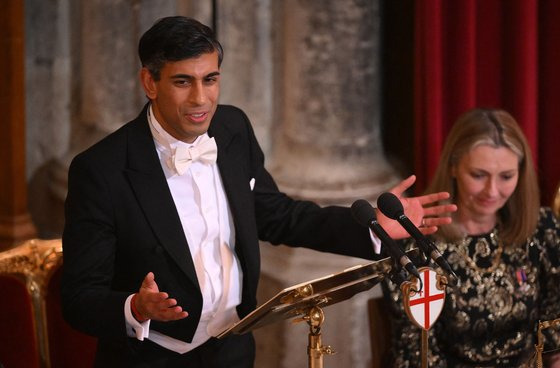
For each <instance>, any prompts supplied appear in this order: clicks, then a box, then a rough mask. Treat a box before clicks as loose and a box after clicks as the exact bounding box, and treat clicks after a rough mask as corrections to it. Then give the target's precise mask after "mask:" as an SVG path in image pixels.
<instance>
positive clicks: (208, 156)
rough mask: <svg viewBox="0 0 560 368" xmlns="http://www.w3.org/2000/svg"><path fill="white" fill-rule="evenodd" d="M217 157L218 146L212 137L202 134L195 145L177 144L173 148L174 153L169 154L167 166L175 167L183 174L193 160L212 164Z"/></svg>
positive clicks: (178, 172)
mask: <svg viewBox="0 0 560 368" xmlns="http://www.w3.org/2000/svg"><path fill="white" fill-rule="evenodd" d="M205 138H206V139H205ZM217 158H218V147H216V141H215V140H214V137H212V138H208V137H207V136H204V137H202V141H201V142H200V143H198V144H197V145H196V146H191V147H184V146H178V147H177V148H176V149H175V154H174V155H173V156H171V159H170V165H169V166H170V168H171V169H175V171H176V172H177V174H179V175H183V174H184V173H185V171H187V169H188V168H189V166H191V164H192V163H193V162H194V161H199V162H202V163H205V164H208V165H212V164H213V163H215V162H216V159H217Z"/></svg>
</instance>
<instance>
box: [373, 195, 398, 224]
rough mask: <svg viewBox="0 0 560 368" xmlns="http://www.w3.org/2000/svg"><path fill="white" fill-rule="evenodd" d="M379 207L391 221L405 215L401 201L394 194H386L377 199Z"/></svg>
mask: <svg viewBox="0 0 560 368" xmlns="http://www.w3.org/2000/svg"><path fill="white" fill-rule="evenodd" d="M377 207H378V208H379V210H380V211H381V212H383V214H384V215H385V216H387V217H389V218H390V219H393V220H396V219H398V218H399V216H401V215H403V214H404V209H403V206H402V203H401V201H400V200H399V199H398V198H397V196H396V195H394V194H393V193H389V192H385V193H382V194H381V195H380V196H379V198H377Z"/></svg>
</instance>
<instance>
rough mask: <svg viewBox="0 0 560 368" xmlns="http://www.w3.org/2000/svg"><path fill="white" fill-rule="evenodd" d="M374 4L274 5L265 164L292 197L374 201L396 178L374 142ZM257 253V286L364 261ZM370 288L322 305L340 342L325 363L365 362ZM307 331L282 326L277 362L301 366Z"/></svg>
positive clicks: (292, 0) (377, 83)
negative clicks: (270, 129) (271, 115)
mask: <svg viewBox="0 0 560 368" xmlns="http://www.w3.org/2000/svg"><path fill="white" fill-rule="evenodd" d="M379 3H380V2H379V1H338V0H325V1H297V0H286V1H283V2H282V6H281V7H280V9H278V10H279V11H278V12H277V13H276V14H278V19H277V20H276V22H277V24H278V25H279V26H278V28H277V29H276V31H277V32H278V38H279V39H278V40H277V42H278V45H279V49H278V50H277V53H278V57H277V59H276V60H279V61H280V63H278V64H277V65H276V73H277V79H276V80H277V81H278V83H277V84H275V85H274V88H275V91H276V93H278V96H277V98H276V100H277V101H278V103H279V104H278V109H277V110H276V111H277V114H276V115H275V118H276V121H275V123H277V124H278V126H275V130H274V135H273V139H272V140H271V141H272V143H273V155H272V164H271V166H270V170H271V172H272V174H273V175H274V177H275V179H276V181H277V183H278V184H279V186H280V188H281V189H282V190H283V191H285V192H287V193H288V194H290V195H291V196H293V197H296V198H302V199H309V200H313V201H316V202H318V203H319V204H322V205H328V204H340V205H350V204H351V203H352V202H353V201H354V200H356V199H358V198H364V199H367V200H370V201H374V200H375V198H376V197H377V196H378V194H379V193H380V192H382V191H384V190H386V189H387V188H389V187H390V186H392V185H393V184H394V183H395V182H396V176H395V174H394V172H393V170H392V169H391V167H390V166H389V165H388V164H387V163H386V161H385V158H384V155H383V149H382V142H381V141H380V116H381V114H380V106H381V104H380V88H381V79H380V75H379V73H380V44H379V42H380V34H379V32H380V31H379V28H380V14H379V13H380V9H379V6H380V4H379ZM364 230H365V229H364ZM262 254H263V267H262V269H263V285H262V287H261V290H262V292H263V293H265V291H264V289H266V288H267V287H266V285H267V284H269V285H273V287H276V286H278V285H284V286H288V285H294V284H298V283H301V282H304V281H306V280H310V279H313V278H316V277H320V276H325V275H328V274H332V273H336V272H340V271H342V270H343V269H345V268H347V267H351V266H354V265H357V264H364V263H366V262H367V261H366V260H361V259H355V258H349V257H341V256H335V255H328V254H323V253H317V252H313V251H309V250H304V249H288V248H286V247H279V248H273V247H263V249H262ZM376 296H379V290H378V289H376V290H372V291H370V292H365V293H361V294H358V295H356V296H355V297H353V298H352V299H350V300H347V301H344V302H342V303H339V304H337V305H335V306H332V307H328V308H326V309H325V316H326V323H325V325H324V328H323V330H322V331H323V342H324V344H329V345H333V347H334V349H335V350H337V351H338V354H337V355H334V356H329V357H325V358H324V360H325V365H326V366H346V367H354V368H359V367H364V368H366V367H369V366H371V346H370V339H369V334H370V330H371V328H372V327H371V326H370V323H369V320H368V311H367V301H368V299H370V298H372V297H376ZM275 328H276V329H278V328H280V327H275ZM307 332H308V331H307V325H306V324H299V325H295V326H294V325H292V324H288V323H286V324H284V325H283V326H282V336H283V338H282V343H280V344H278V345H277V346H280V347H281V348H282V353H281V357H280V360H279V361H280V363H278V367H295V366H304V365H305V363H306V359H307V356H306V350H305V349H306V346H307ZM272 333H275V334H276V336H278V331H274V332H272ZM276 340H279V339H278V337H276Z"/></svg>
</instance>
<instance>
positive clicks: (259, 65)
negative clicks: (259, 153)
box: [216, 0, 275, 153]
mask: <svg viewBox="0 0 560 368" xmlns="http://www.w3.org/2000/svg"><path fill="white" fill-rule="evenodd" d="M273 13H274V9H273V5H272V4H271V0H246V1H235V2H232V1H228V0H218V6H217V14H216V15H217V25H216V26H217V27H216V31H217V36H218V39H219V40H220V43H221V44H222V46H223V48H224V61H223V63H222V67H221V75H222V79H221V81H220V103H224V104H230V105H235V106H237V107H239V108H241V109H243V110H244V111H245V113H247V115H248V116H249V118H250V119H251V123H252V125H253V128H254V129H255V134H256V135H257V137H258V139H259V143H260V144H261V147H262V149H263V151H264V152H265V153H269V151H270V148H271V141H270V140H271V134H272V127H273V124H274V122H275V118H274V113H275V108H274V107H275V106H274V103H275V101H274V98H275V94H274V91H275V85H274V82H275V74H274V72H275V59H274V50H275V39H274V31H275V30H274V17H273Z"/></svg>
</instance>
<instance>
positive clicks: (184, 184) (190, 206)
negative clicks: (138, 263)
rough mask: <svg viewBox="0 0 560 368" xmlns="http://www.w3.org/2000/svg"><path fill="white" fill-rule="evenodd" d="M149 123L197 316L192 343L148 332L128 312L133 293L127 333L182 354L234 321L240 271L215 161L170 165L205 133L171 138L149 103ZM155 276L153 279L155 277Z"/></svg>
mask: <svg viewBox="0 0 560 368" xmlns="http://www.w3.org/2000/svg"><path fill="white" fill-rule="evenodd" d="M148 121H149V124H150V130H151V132H152V135H153V137H154V141H155V145H156V150H157V153H158V156H159V159H160V163H161V165H162V167H163V171H164V173H165V177H166V179H167V183H168V185H169V189H170V191H171V195H172V196H173V200H174V202H175V207H176V208H177V212H178V214H179V218H180V220H181V224H182V226H183V231H184V232H185V236H186V238H187V242H188V249H185V252H190V255H191V257H192V259H193V261H194V264H195V268H196V276H197V278H198V282H199V286H200V290H201V292H202V297H203V305H202V314H201V317H200V322H199V324H198V327H197V330H196V332H195V334H194V337H193V340H192V342H191V343H187V342H184V341H181V340H177V339H174V338H172V337H170V336H167V335H164V334H162V333H159V332H157V331H155V330H150V321H149V320H148V321H146V322H143V323H139V322H138V321H137V320H136V319H135V318H134V317H133V316H132V313H131V311H130V300H131V299H132V295H131V296H129V297H128V299H127V300H126V303H125V306H124V312H125V317H126V322H127V331H128V335H129V336H130V337H136V338H137V339H139V340H143V339H144V338H147V339H149V340H151V341H153V342H155V343H156V344H158V345H161V346H163V347H164V348H167V349H169V350H173V351H175V352H177V353H181V354H183V353H186V352H188V351H190V350H192V349H194V348H196V347H197V346H200V345H202V344H203V343H204V342H205V341H207V340H208V339H210V337H212V336H216V335H218V334H219V333H220V332H222V331H223V330H225V329H226V328H228V327H229V326H231V325H232V324H233V323H235V322H237V321H239V317H238V315H237V311H236V309H235V307H236V306H237V305H239V304H240V303H241V278H242V272H241V267H240V265H239V260H238V259H237V257H236V256H235V253H234V251H233V249H234V245H235V244H234V242H235V233H234V231H235V229H234V226H233V220H232V216H231V213H230V210H229V206H228V202H227V198H226V195H225V191H224V187H223V184H222V180H221V177H220V174H219V171H218V167H217V165H216V163H215V161H214V162H213V163H210V162H209V161H204V160H200V161H192V162H191V163H189V165H188V166H187V167H186V168H185V167H183V168H181V169H179V168H176V167H175V165H174V161H175V157H176V156H178V155H179V151H180V150H183V151H184V150H188V149H192V148H194V151H197V146H198V147H201V145H207V144H209V143H208V141H209V140H213V138H210V137H208V135H207V134H204V135H202V136H200V137H198V138H197V139H196V140H195V141H194V142H193V143H192V144H188V143H185V142H182V141H179V140H177V139H175V138H174V137H172V136H171V135H170V134H168V133H167V132H166V131H165V130H164V129H163V128H162V127H161V125H160V124H159V122H158V121H157V120H156V118H155V116H154V114H153V111H152V107H151V106H150V108H149V110H148ZM212 144H213V143H212ZM186 155H187V156H188V155H189V154H188V153H187V154H186ZM181 156H185V154H181ZM179 172H180V173H181V174H179ZM155 278H156V282H157V275H155ZM187 312H188V309H187ZM186 318H191V317H186Z"/></svg>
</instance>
